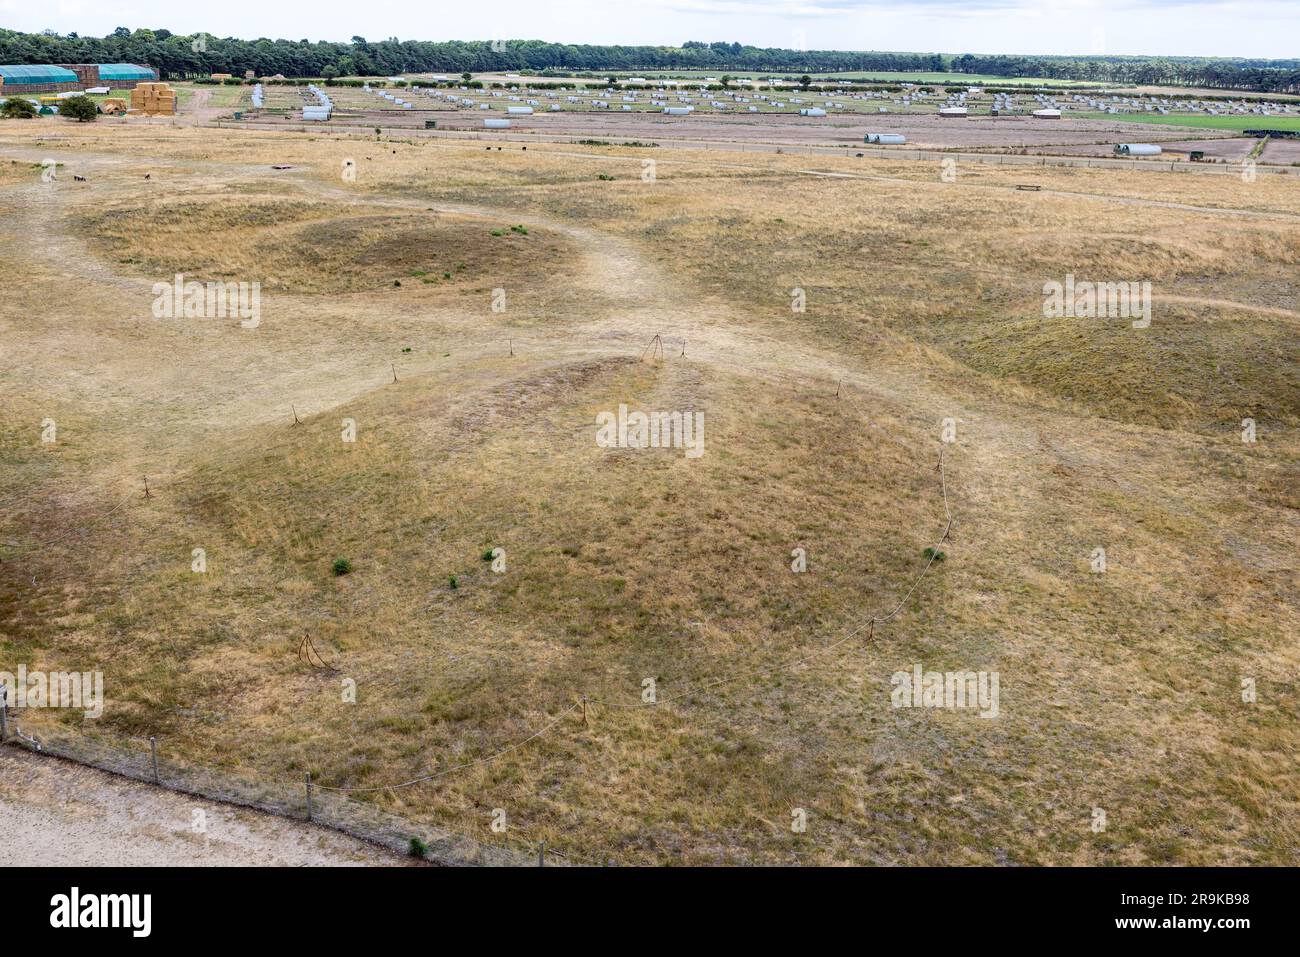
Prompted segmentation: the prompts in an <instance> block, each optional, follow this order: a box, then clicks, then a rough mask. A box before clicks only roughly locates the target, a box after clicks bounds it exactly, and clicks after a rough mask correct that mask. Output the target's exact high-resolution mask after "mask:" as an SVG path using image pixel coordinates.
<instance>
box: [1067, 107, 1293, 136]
mask: <svg viewBox="0 0 1300 957" xmlns="http://www.w3.org/2000/svg"><path fill="white" fill-rule="evenodd" d="M1080 115H1081V116H1084V117H1087V118H1088V119H1104V118H1105V114H1103V113H1091V112H1085V111H1081V112H1080ZM1124 121H1125V122H1127V123H1150V124H1152V125H1155V126H1182V127H1186V128H1190V129H1206V130H1292V131H1296V132H1300V116H1208V115H1202V116H1157V115H1152V114H1150V113H1129V114H1126V115H1125V116H1124Z"/></svg>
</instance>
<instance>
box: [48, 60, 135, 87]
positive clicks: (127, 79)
mask: <svg viewBox="0 0 1300 957" xmlns="http://www.w3.org/2000/svg"><path fill="white" fill-rule="evenodd" d="M60 66H62V67H63V68H64V69H67V70H71V71H72V72H73V73H75V74H77V80H78V81H79V82H80V83H81V84H82V86H88V87H89V86H108V87H112V88H113V89H115V90H134V89H135V85H136V84H137V83H152V82H154V81H155V80H157V79H158V71H157V70H155V69H153V68H152V67H148V66H139V65H137V64H135V63H62V64H60Z"/></svg>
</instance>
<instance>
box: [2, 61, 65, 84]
mask: <svg viewBox="0 0 1300 957" xmlns="http://www.w3.org/2000/svg"><path fill="white" fill-rule="evenodd" d="M0 79H3V80H4V86H6V87H15V86H40V85H44V84H47V83H76V82H77V74H75V73H73V72H72V71H71V70H65V69H63V67H61V66H54V65H53V64H49V63H40V64H31V63H24V64H18V65H13V66H5V65H0Z"/></svg>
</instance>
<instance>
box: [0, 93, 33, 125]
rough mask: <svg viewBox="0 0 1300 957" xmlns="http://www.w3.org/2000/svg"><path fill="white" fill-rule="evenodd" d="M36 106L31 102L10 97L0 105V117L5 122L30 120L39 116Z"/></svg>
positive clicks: (18, 97) (19, 97)
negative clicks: (5, 120)
mask: <svg viewBox="0 0 1300 957" xmlns="http://www.w3.org/2000/svg"><path fill="white" fill-rule="evenodd" d="M40 112H41V111H40V110H39V109H37V107H36V104H35V103H33V102H32V101H31V100H25V99H23V98H22V97H21V96H11V97H9V99H7V100H5V101H4V102H3V103H0V116H3V117H4V118H5V119H7V120H30V119H31V118H32V117H33V116H37V115H39V114H40Z"/></svg>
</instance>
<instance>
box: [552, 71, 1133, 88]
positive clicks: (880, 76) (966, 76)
mask: <svg viewBox="0 0 1300 957" xmlns="http://www.w3.org/2000/svg"><path fill="white" fill-rule="evenodd" d="M599 75H600V76H602V77H603V76H605V75H606V74H604V73H601V74H599ZM608 75H611V76H617V77H619V78H620V79H626V78H627V77H634V76H644V77H647V78H649V77H665V78H672V79H678V78H685V79H692V80H695V79H700V80H702V79H704V78H705V77H707V76H716V77H718V78H719V79H720V78H721V77H723V76H731V77H735V78H736V79H742V78H743V79H749V80H763V79H768V78H769V77H776V78H778V79H779V78H781V77H783V76H791V77H792V78H794V79H797V78H798V74H790V73H772V72H770V71H769V72H766V73H764V72H746V71H734V70H721V71H719V70H707V71H706V70H658V71H654V70H652V71H650V72H648V73H647V72H644V71H643V72H638V73H629V72H626V71H615V72H613V73H611V74H608ZM809 75H810V76H811V77H812V79H813V82H814V83H818V82H821V81H823V80H830V81H835V80H861V81H864V82H868V83H945V84H958V85H963V86H976V85H979V84H988V85H989V86H1027V87H1042V88H1044V89H1046V88H1048V87H1105V88H1107V89H1110V88H1112V87H1114V88H1115V89H1120V88H1122V87H1123V86H1124V84H1106V83H1090V82H1084V81H1081V80H1057V79H1050V78H1039V77H1014V76H992V75H989V74H985V73H932V72H918V71H911V72H907V71H901V72H892V71H888V70H864V71H853V70H850V71H846V72H841V73H811V74H809ZM528 79H532V77H529V78H528Z"/></svg>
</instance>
